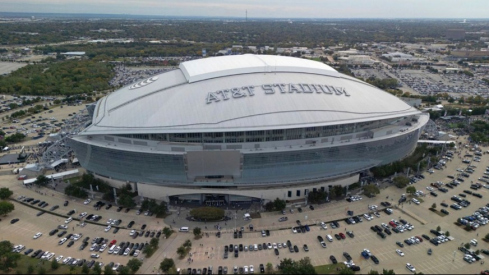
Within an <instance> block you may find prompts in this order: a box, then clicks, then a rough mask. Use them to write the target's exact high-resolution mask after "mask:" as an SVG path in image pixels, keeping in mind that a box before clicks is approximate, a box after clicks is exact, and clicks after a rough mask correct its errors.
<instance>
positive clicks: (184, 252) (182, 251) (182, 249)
mask: <svg viewBox="0 0 489 275" xmlns="http://www.w3.org/2000/svg"><path fill="white" fill-rule="evenodd" d="M177 254H178V256H180V258H183V257H185V255H187V249H186V248H185V247H183V246H180V247H179V248H177Z"/></svg>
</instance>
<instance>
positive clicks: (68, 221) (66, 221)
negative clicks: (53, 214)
mask: <svg viewBox="0 0 489 275" xmlns="http://www.w3.org/2000/svg"><path fill="white" fill-rule="evenodd" d="M72 220H73V218H72V217H68V218H67V219H66V220H65V223H70V222H71V221H72Z"/></svg>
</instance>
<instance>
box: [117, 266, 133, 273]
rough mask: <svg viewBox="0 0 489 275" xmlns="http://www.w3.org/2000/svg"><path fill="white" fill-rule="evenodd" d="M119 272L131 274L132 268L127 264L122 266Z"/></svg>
mask: <svg viewBox="0 0 489 275" xmlns="http://www.w3.org/2000/svg"><path fill="white" fill-rule="evenodd" d="M119 274H122V275H128V274H131V269H130V268H129V267H127V266H121V268H120V269H119Z"/></svg>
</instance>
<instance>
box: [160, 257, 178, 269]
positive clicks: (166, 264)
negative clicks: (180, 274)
mask: <svg viewBox="0 0 489 275" xmlns="http://www.w3.org/2000/svg"><path fill="white" fill-rule="evenodd" d="M173 266H175V262H174V261H173V259H169V258H165V259H163V261H161V263H160V269H161V270H162V271H163V272H167V271H168V270H169V269H170V268H172V267H173Z"/></svg>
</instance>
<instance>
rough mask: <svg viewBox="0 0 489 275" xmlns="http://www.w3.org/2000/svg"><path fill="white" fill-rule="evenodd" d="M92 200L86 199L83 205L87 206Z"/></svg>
mask: <svg viewBox="0 0 489 275" xmlns="http://www.w3.org/2000/svg"><path fill="white" fill-rule="evenodd" d="M91 201H92V200H91V199H87V200H86V201H84V202H83V204H89V203H90V202H91Z"/></svg>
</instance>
